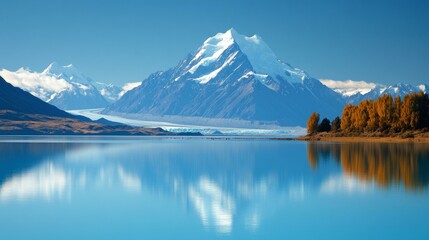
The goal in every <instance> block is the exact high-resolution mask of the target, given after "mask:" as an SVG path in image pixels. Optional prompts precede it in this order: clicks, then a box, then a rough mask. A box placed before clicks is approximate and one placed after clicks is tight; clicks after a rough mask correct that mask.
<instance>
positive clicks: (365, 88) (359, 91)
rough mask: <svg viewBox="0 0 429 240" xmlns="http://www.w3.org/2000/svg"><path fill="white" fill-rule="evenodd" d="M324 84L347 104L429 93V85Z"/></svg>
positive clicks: (328, 81) (341, 82) (330, 81)
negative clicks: (383, 97)
mask: <svg viewBox="0 0 429 240" xmlns="http://www.w3.org/2000/svg"><path fill="white" fill-rule="evenodd" d="M321 82H322V83H323V84H325V85H326V86H327V87H329V88H331V89H332V90H334V91H335V92H337V93H339V94H341V96H342V97H343V99H344V101H345V102H346V103H351V104H355V105H356V104H359V103H360V102H361V101H363V100H367V99H372V100H375V99H377V98H378V97H380V96H382V95H384V94H390V95H391V96H392V97H396V96H399V97H401V98H402V97H404V96H405V95H406V94H410V93H413V92H419V91H422V92H424V93H428V90H429V85H427V84H420V85H417V86H414V85H411V84H407V83H398V84H393V85H384V84H380V83H370V82H365V81H352V80H347V81H335V80H327V79H324V80H321Z"/></svg>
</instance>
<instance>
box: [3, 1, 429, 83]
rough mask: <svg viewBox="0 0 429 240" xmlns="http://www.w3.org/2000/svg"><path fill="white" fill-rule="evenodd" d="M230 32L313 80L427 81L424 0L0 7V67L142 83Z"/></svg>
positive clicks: (428, 34) (428, 16)
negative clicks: (255, 38)
mask: <svg viewBox="0 0 429 240" xmlns="http://www.w3.org/2000/svg"><path fill="white" fill-rule="evenodd" d="M231 27H234V28H235V29H236V30H237V31H238V32H240V33H242V34H246V35H253V34H255V33H256V34H258V35H260V36H261V37H262V38H263V39H264V40H265V42H266V43H267V44H268V45H270V47H271V48H272V49H273V50H274V52H276V54H277V56H278V57H279V58H280V59H281V60H283V61H285V62H288V63H290V64H292V65H293V66H296V67H299V68H301V69H304V70H305V71H307V72H308V73H309V74H311V75H312V76H313V77H316V78H328V79H336V80H346V79H352V80H365V81H372V82H381V83H397V82H408V83H413V84H416V83H429V1H425V0H421V1H417V0H415V1H412V0H407V1H406V0H404V1H395V0H388V1H377V0H370V1H364V0H360V1H354V0H350V1H346V0H340V1H332V0H323V1H322V0H314V1H305V0H296V1H286V0H276V1H270V0H261V1H256V0H254V1H252V0H247V1H234V0H211V1H190V0H177V1H167V0H150V1H125V0H122V1H120V0H118V1H90V0H85V1H79V0H76V1H46V0H37V1H21V0H13V1H12V0H10V1H2V3H1V8H0V68H6V69H9V70H16V69H18V68H19V67H21V66H27V67H29V68H31V69H33V70H36V71H40V70H42V69H44V68H45V67H46V66H47V65H48V64H49V63H50V62H52V61H56V62H58V63H59V64H63V65H65V64H69V63H73V64H74V65H75V66H76V67H78V68H79V69H80V70H82V71H83V72H84V73H85V74H86V75H88V76H90V77H92V78H93V79H94V80H97V81H104V82H112V83H116V84H122V83H125V82H134V81H141V80H143V79H144V78H146V77H147V76H148V75H149V74H150V73H152V72H154V71H157V70H166V69H168V68H170V67H172V66H174V65H175V64H176V63H178V62H179V61H180V60H181V59H182V58H184V57H185V56H186V55H187V54H188V53H191V52H193V51H195V50H196V49H197V48H198V47H199V46H200V44H202V42H203V41H204V40H205V39H206V38H207V37H209V36H212V35H214V34H216V33H217V32H224V31H226V30H227V29H229V28H231Z"/></svg>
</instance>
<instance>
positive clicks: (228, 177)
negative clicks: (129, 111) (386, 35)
mask: <svg viewBox="0 0 429 240" xmlns="http://www.w3.org/2000/svg"><path fill="white" fill-rule="evenodd" d="M0 151H1V157H2V158H1V160H0V164H1V168H0V210H1V209H2V206H4V207H5V208H6V206H7V205H8V204H11V203H19V204H26V203H52V202H57V203H58V202H60V203H61V202H68V203H69V205H68V206H69V207H70V208H73V207H74V205H73V203H76V202H82V201H83V202H85V201H84V200H85V199H88V198H90V199H91V201H93V202H97V203H98V202H100V203H103V204H97V205H92V206H93V208H95V209H99V210H100V211H101V212H105V211H108V212H110V211H113V210H112V209H114V210H118V211H122V212H123V211H126V209H132V212H135V211H138V209H140V208H143V206H142V204H141V203H142V202H145V201H148V200H147V199H150V198H149V196H151V198H152V199H154V200H153V201H152V202H150V203H147V204H148V206H151V205H156V204H157V202H162V201H161V200H163V201H164V203H165V201H166V199H167V202H168V203H169V204H171V205H173V206H175V208H178V209H182V210H185V212H186V213H187V215H186V220H184V221H185V222H186V223H189V224H191V223H193V221H194V220H195V219H196V220H197V222H198V223H199V224H200V226H202V228H201V229H204V231H208V232H211V231H212V230H213V231H214V232H216V234H222V235H230V234H232V233H234V232H237V231H239V232H241V233H242V232H253V233H256V232H258V231H261V226H262V225H264V223H270V222H271V221H272V220H271V219H273V218H274V219H277V220H278V221H282V222H283V221H285V222H288V221H291V222H290V224H292V222H294V221H297V220H299V219H300V216H301V214H304V215H303V216H305V215H309V214H312V212H310V211H308V210H307V208H308V207H310V208H311V207H313V209H319V207H317V206H318V204H320V203H324V204H326V201H324V199H325V198H327V197H328V198H332V199H331V200H330V201H328V203H329V204H331V202H332V204H333V206H335V208H338V207H339V205H338V202H342V200H337V201H335V200H336V199H343V198H348V197H349V195H351V194H359V197H367V196H369V197H371V196H372V197H374V196H375V195H376V193H377V192H378V191H379V190H380V189H381V190H382V191H385V189H388V191H390V192H394V193H397V192H401V191H402V190H401V189H396V188H390V189H389V188H388V187H390V186H392V185H403V186H404V188H405V189H406V190H413V191H422V190H425V189H427V186H428V183H429V179H428V173H429V164H428V162H429V149H428V145H427V144H426V145H425V144H374V143H350V144H347V143H341V144H333V143H303V142H289V141H271V140H258V141H255V140H209V139H182V140H180V139H179V140H178V139H155V140H153V139H150V138H149V139H142V140H139V139H137V140H120V141H117V140H113V141H110V140H103V139H102V140H97V139H94V140H93V141H92V140H90V141H86V140H85V141H83V142H80V141H73V142H67V141H65V142H59V143H56V142H55V141H53V142H45V143H36V142H18V143H10V142H0ZM94 192H96V193H97V194H95V195H94V194H92V193H94ZM344 193H346V194H344ZM401 194H402V193H401ZM403 194H407V193H403ZM88 196H90V197H88ZM130 199H134V200H135V201H134V205H133V204H131V203H129V202H128V201H129V200H130ZM319 201H320V202H319ZM350 201H352V199H348V202H350ZM52 206H54V205H52ZM77 206H78V205H77ZM77 206H76V208H78V207H77ZM83 206H85V204H84V205H83ZM291 206H294V207H297V209H298V210H296V211H295V210H294V208H293V207H291ZM344 207H347V206H346V205H344ZM81 208H82V205H81V206H80V207H79V209H76V211H81ZM167 208H168V209H170V210H171V209H174V207H173V208H172V207H171V206H170V207H167V206H166V209H167ZM145 209H146V208H145ZM321 209H322V210H323V207H321V208H320V209H319V210H318V211H321ZM63 211H64V209H63ZM91 211H94V209H91ZM279 211H283V212H282V214H280V215H279V216H277V215H278V212H279ZM82 212H83V214H84V213H85V211H83V210H82ZM149 212H150V209H146V210H145V218H148V219H150V218H151V217H153V218H155V219H157V216H158V215H162V216H163V217H164V218H172V217H173V216H172V215H171V214H172V213H170V212H165V213H163V212H162V210H161V212H156V213H153V215H151V214H150V213H149ZM322 212H323V211H322ZM313 213H314V214H316V213H317V212H313ZM293 214H295V218H296V219H295V220H294V219H292V217H291V216H293ZM275 216H277V218H276V217H275ZM86 217H90V216H86ZM313 217H314V216H313ZM303 219H305V218H303ZM310 219H311V218H310ZM314 219H317V218H314ZM0 220H1V218H0ZM119 220H120V219H118V221H119ZM129 221H131V220H129ZM136 221H137V220H136ZM138 221H142V220H141V219H140V218H139V219H138ZM280 225H281V224H280ZM280 225H279V226H280ZM124 229H125V228H124ZM268 229H269V228H268ZM280 229H282V228H280ZM265 231H267V232H270V231H268V230H267V225H265ZM279 231H280V230H279ZM289 231H291V228H289ZM0 236H1V234H0Z"/></svg>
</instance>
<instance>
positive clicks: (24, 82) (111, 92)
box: [0, 62, 140, 110]
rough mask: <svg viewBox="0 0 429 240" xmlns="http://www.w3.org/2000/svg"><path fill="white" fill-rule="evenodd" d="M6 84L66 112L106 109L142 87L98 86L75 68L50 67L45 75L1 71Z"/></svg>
mask: <svg viewBox="0 0 429 240" xmlns="http://www.w3.org/2000/svg"><path fill="white" fill-rule="evenodd" d="M0 76H3V77H4V78H5V80H6V81H8V82H9V83H11V84H12V85H14V86H15V87H19V88H21V89H23V90H25V91H27V92H29V93H31V94H33V95H34V96H36V97H38V98H40V99H42V100H43V101H45V102H47V103H50V104H52V105H54V106H56V107H58V108H60V109H63V110H73V109H89V108H104V107H106V106H107V105H108V104H109V103H112V102H114V101H116V100H118V99H119V98H120V97H121V96H122V95H123V94H124V93H125V92H126V91H128V90H130V89H132V88H133V87H136V86H138V85H139V84H140V83H127V84H125V85H124V86H123V87H118V86H115V85H113V84H106V83H102V82H95V81H93V80H92V79H91V78H89V77H87V76H86V75H85V74H83V73H82V72H80V71H79V70H78V69H77V68H76V67H74V66H73V65H72V64H70V65H66V66H61V65H59V64H57V63H55V62H54V63H51V64H50V65H49V66H48V67H47V68H46V69H45V70H43V71H42V72H40V73H39V72H34V71H31V70H30V69H28V68H20V69H18V70H17V71H9V70H6V69H3V70H0Z"/></svg>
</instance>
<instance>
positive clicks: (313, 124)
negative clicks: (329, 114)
mask: <svg viewBox="0 0 429 240" xmlns="http://www.w3.org/2000/svg"><path fill="white" fill-rule="evenodd" d="M319 119H320V114H318V113H316V112H313V113H312V114H311V115H310V117H309V118H308V120H307V133H308V134H312V133H315V132H316V131H317V126H319Z"/></svg>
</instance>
